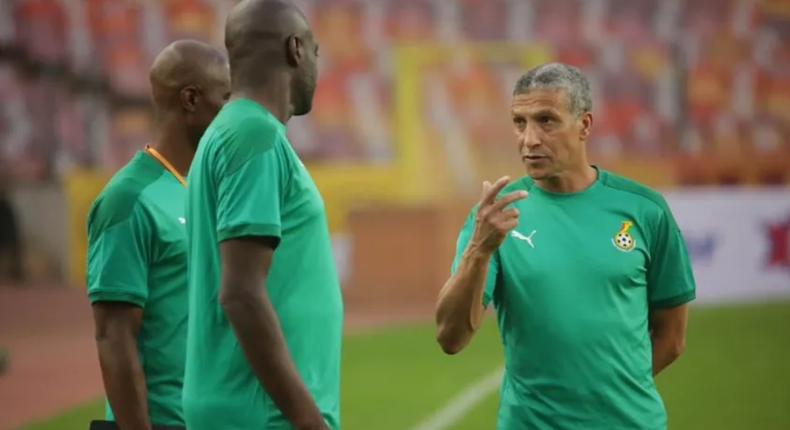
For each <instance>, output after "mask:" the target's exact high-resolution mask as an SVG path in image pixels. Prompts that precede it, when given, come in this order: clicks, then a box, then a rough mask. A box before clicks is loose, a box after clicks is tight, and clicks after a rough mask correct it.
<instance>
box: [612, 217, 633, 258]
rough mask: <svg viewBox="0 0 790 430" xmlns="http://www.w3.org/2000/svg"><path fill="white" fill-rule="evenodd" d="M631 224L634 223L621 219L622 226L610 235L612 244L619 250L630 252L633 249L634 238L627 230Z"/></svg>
mask: <svg viewBox="0 0 790 430" xmlns="http://www.w3.org/2000/svg"><path fill="white" fill-rule="evenodd" d="M632 225H634V223H632V222H631V221H623V226H622V227H620V231H618V232H617V233H615V234H614V237H612V245H614V247H615V248H617V249H619V250H620V251H623V252H631V251H633V250H634V246H636V239H634V237H633V236H631V233H629V232H628V229H629V228H631V226H632Z"/></svg>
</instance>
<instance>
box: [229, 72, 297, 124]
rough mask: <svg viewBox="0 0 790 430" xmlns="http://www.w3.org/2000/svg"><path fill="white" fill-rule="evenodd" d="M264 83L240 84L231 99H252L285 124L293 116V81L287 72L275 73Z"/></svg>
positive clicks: (234, 89)
mask: <svg viewBox="0 0 790 430" xmlns="http://www.w3.org/2000/svg"><path fill="white" fill-rule="evenodd" d="M265 82H266V84H264V85H238V86H236V87H234V88H233V93H232V95H231V99H239V98H245V99H250V100H253V101H255V102H257V103H258V104H260V105H261V106H263V107H264V108H266V110H268V111H269V112H270V113H271V114H272V116H274V117H275V118H277V120H278V121H280V122H281V123H283V125H285V124H288V121H289V120H290V119H291V116H293V105H292V103H291V81H290V79H289V77H288V75H287V74H284V73H280V74H273V75H272V76H271V77H270V78H269V79H266V80H265Z"/></svg>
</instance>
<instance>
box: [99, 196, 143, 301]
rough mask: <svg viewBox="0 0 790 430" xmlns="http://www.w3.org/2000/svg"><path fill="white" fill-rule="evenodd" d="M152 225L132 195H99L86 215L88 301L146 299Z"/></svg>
mask: <svg viewBox="0 0 790 430" xmlns="http://www.w3.org/2000/svg"><path fill="white" fill-rule="evenodd" d="M152 235H153V229H152V226H151V223H150V219H149V218H148V216H147V214H146V213H145V210H144V208H143V207H142V205H140V204H139V203H138V202H137V201H136V196H135V195H130V194H129V193H125V192H119V193H116V194H114V195H111V196H106V197H100V198H99V200H97V201H96V202H95V203H94V205H93V208H92V209H91V211H90V213H89V215H88V256H87V263H88V267H87V276H86V278H87V284H88V298H89V299H90V301H91V303H96V302H101V301H112V302H128V303H132V304H134V305H136V306H139V307H141V308H144V307H145V303H146V301H147V300H148V266H149V263H150V261H151V246H150V245H151V239H152Z"/></svg>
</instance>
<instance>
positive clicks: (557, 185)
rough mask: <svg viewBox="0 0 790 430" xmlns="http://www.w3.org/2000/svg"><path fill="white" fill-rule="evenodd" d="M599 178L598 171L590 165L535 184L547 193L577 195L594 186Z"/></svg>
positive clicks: (537, 181)
mask: <svg viewBox="0 0 790 430" xmlns="http://www.w3.org/2000/svg"><path fill="white" fill-rule="evenodd" d="M597 178H598V171H597V170H595V168H594V167H592V166H590V165H589V164H586V163H585V164H584V166H580V167H578V168H576V169H573V170H569V171H566V172H563V173H562V174H561V175H558V176H554V177H552V178H547V179H540V180H536V181H535V183H536V184H538V186H539V187H541V188H543V189H544V190H546V191H551V192H554V193H575V192H578V191H582V190H584V189H585V188H587V187H589V186H590V185H592V183H593V182H595V180H596V179H597Z"/></svg>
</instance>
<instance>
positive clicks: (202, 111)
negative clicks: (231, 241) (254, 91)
mask: <svg viewBox="0 0 790 430" xmlns="http://www.w3.org/2000/svg"><path fill="white" fill-rule="evenodd" d="M150 80H151V86H152V90H153V98H154V104H155V108H156V115H157V118H156V120H157V121H156V130H155V133H154V135H155V138H154V140H153V142H152V143H151V146H152V147H154V148H155V149H156V150H157V151H159V152H160V153H161V154H162V155H163V156H164V157H165V158H166V159H167V160H168V161H170V163H171V164H172V165H173V167H174V168H175V169H176V170H177V171H178V172H179V173H180V174H182V175H186V173H187V170H188V169H189V165H190V163H191V162H192V158H193V156H194V154H195V149H196V148H197V145H198V141H199V140H200V137H201V136H202V134H203V132H204V131H205V130H206V128H207V127H208V125H209V124H210V122H211V120H212V119H213V118H214V116H216V114H217V112H219V109H220V108H221V107H222V105H223V104H224V103H225V101H226V100H227V98H228V96H229V92H230V75H229V71H228V65H227V61H226V60H225V58H224V57H223V55H222V53H221V52H220V51H218V50H217V49H216V48H213V47H211V46H209V45H206V44H203V43H201V42H196V41H190V40H182V41H177V42H174V43H173V44H171V45H169V46H168V47H167V48H165V49H164V50H163V51H162V53H161V54H159V56H158V57H157V58H156V60H155V61H154V64H153V66H152V67H151V71H150ZM143 315H144V311H143V309H141V308H139V307H137V306H135V305H133V304H130V303H121V302H97V303H95V304H94V305H93V317H94V322H95V329H96V334H95V336H96V346H97V349H98V352H99V362H100V364H101V370H102V377H103V380H104V388H105V391H106V393H107V397H108V399H109V401H110V405H111V407H112V410H113V413H114V415H115V420H116V423H117V424H118V426H119V427H120V428H122V429H124V430H149V429H150V428H151V423H150V421H149V417H148V401H147V393H146V383H145V373H144V372H143V368H142V365H141V363H140V359H139V355H138V349H137V336H138V334H139V332H140V326H141V324H142V321H143Z"/></svg>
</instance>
